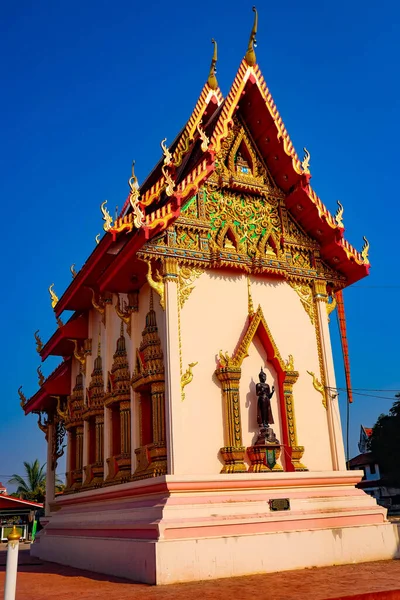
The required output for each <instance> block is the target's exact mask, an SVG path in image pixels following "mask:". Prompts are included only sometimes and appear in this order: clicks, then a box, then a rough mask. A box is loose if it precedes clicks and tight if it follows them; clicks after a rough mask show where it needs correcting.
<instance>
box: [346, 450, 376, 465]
mask: <svg viewBox="0 0 400 600" xmlns="http://www.w3.org/2000/svg"><path fill="white" fill-rule="evenodd" d="M375 462H376V461H375V458H374V457H373V456H372V454H371V452H364V453H363V454H359V455H358V456H355V457H354V458H351V459H350V460H349V467H350V468H352V467H362V466H364V465H371V464H374V463H375Z"/></svg>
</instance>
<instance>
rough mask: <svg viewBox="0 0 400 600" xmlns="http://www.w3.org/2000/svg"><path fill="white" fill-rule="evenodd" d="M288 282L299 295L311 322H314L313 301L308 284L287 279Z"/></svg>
mask: <svg viewBox="0 0 400 600" xmlns="http://www.w3.org/2000/svg"><path fill="white" fill-rule="evenodd" d="M289 284H290V286H291V287H292V288H293V289H294V291H295V292H296V293H297V295H298V296H299V298H300V302H301V304H302V306H303V308H304V310H305V311H306V313H307V314H308V316H309V317H310V321H311V323H312V324H314V319H315V314H314V301H313V294H312V290H311V287H310V286H309V285H308V284H301V283H297V282H294V281H289Z"/></svg>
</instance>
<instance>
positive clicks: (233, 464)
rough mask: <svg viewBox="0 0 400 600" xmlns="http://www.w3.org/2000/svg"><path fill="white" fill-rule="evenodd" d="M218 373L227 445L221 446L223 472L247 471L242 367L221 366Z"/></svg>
mask: <svg viewBox="0 0 400 600" xmlns="http://www.w3.org/2000/svg"><path fill="white" fill-rule="evenodd" d="M215 373H216V375H217V377H218V379H219V381H220V382H221V385H222V392H223V396H224V405H225V406H224V429H225V443H226V446H224V447H223V448H221V454H222V458H223V459H224V462H225V465H224V467H223V468H222V471H221V473H246V472H247V469H246V465H245V464H244V457H245V452H246V449H245V448H244V446H243V441H242V424H241V418H240V400H239V386H240V377H241V369H240V367H220V368H219V369H217V370H216V372H215Z"/></svg>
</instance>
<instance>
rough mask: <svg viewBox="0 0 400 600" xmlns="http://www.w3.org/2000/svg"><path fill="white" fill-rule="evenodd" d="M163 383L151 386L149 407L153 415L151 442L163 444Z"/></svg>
mask: <svg viewBox="0 0 400 600" xmlns="http://www.w3.org/2000/svg"><path fill="white" fill-rule="evenodd" d="M164 405H165V384H164V382H158V383H153V384H152V386H151V407H152V415H153V443H154V444H165V407H164Z"/></svg>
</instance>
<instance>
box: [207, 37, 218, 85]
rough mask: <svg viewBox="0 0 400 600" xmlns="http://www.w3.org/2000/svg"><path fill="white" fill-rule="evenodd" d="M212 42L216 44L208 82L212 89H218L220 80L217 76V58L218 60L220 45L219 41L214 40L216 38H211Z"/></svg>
mask: <svg viewBox="0 0 400 600" xmlns="http://www.w3.org/2000/svg"><path fill="white" fill-rule="evenodd" d="M211 43H212V44H214V54H213V57H212V60H211V66H210V73H209V75H208V79H207V83H208V86H209V87H210V88H211V89H212V90H216V89H217V87H218V81H217V78H216V73H217V60H218V47H217V42H216V41H215V40H214V38H213V39H212V40H211Z"/></svg>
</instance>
